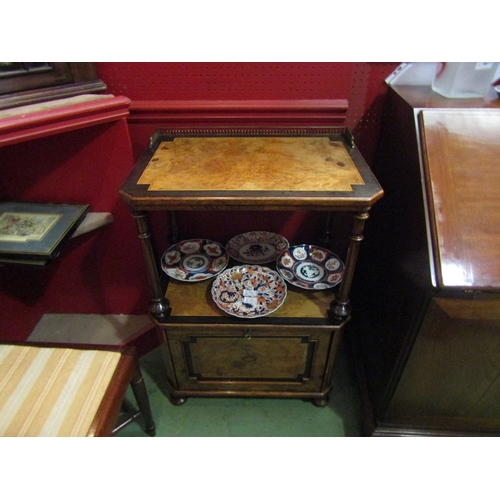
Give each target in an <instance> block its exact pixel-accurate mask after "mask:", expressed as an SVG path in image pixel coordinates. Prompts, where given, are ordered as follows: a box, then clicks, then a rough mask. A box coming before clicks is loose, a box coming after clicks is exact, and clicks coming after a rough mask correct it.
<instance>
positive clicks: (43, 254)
mask: <svg viewBox="0 0 500 500" xmlns="http://www.w3.org/2000/svg"><path fill="white" fill-rule="evenodd" d="M88 209H89V205H85V204H81V205H74V204H62V203H58V204H56V203H23V202H2V203H0V262H4V263H12V264H16V263H17V264H31V265H45V264H47V263H48V262H50V261H51V260H53V259H55V258H56V257H57V256H58V255H59V253H60V248H61V245H62V244H63V243H64V242H65V241H66V240H67V239H68V238H69V237H70V236H71V234H72V233H73V231H74V230H75V229H76V228H77V227H78V225H79V224H80V223H81V222H82V220H83V219H84V218H85V216H86V214H87V212H88Z"/></svg>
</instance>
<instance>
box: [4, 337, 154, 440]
mask: <svg viewBox="0 0 500 500" xmlns="http://www.w3.org/2000/svg"><path fill="white" fill-rule="evenodd" d="M0 374H1V375H2V377H1V379H2V394H1V397H0V435H2V436H16V437H24V436H27V437H39V436H47V437H49V436H52V437H57V436H59V437H83V436H86V437H99V436H111V435H113V434H115V433H116V432H118V431H119V430H120V429H122V428H123V427H125V426H126V425H128V424H130V423H132V422H133V421H135V420H137V419H139V418H142V419H143V425H144V430H145V432H146V433H148V434H149V435H151V436H154V435H155V433H156V430H155V423H154V420H153V416H152V413H151V407H150V404H149V398H148V394H147V391H146V386H145V384H144V380H143V377H142V373H141V369H140V366H139V361H138V358H137V355H136V352H135V350H134V349H133V348H131V347H121V348H116V349H114V348H111V347H109V346H108V347H102V346H101V347H100V346H95V345H86V346H83V345H81V346H71V347H68V345H67V344H56V343H35V342H24V343H17V344H13V343H0ZM129 385H130V387H131V388H132V391H133V393H134V396H135V398H136V401H137V405H138V407H139V408H138V409H136V408H134V407H132V406H130V405H129V404H128V403H127V402H126V400H125V396H126V391H127V388H128V386H129Z"/></svg>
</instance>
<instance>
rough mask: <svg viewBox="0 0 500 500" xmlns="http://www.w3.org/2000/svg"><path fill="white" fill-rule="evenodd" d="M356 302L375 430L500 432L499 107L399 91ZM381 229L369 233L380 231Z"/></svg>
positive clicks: (358, 346) (359, 352)
mask: <svg viewBox="0 0 500 500" xmlns="http://www.w3.org/2000/svg"><path fill="white" fill-rule="evenodd" d="M373 168H374V171H375V173H376V175H377V178H378V179H379V180H380V182H381V183H382V184H383V185H384V189H385V192H386V196H385V197H384V199H383V200H382V202H381V203H380V204H378V205H377V207H376V208H375V210H376V211H378V212H377V216H375V217H374V221H373V224H372V225H370V226H369V228H368V232H370V231H373V238H368V244H367V245H365V246H364V247H363V251H362V253H361V255H360V259H359V262H358V265H359V268H358V270H359V274H358V275H357V276H358V278H359V279H358V281H357V282H356V286H355V287H354V289H353V294H352V300H353V302H354V303H355V305H356V302H357V301H359V303H360V306H361V302H362V304H363V307H359V309H358V314H357V315H356V317H355V318H354V321H353V322H352V323H351V326H352V328H353V335H352V336H351V337H350V338H351V339H353V346H354V348H355V352H356V359H357V360H358V367H359V373H360V376H361V380H362V381H363V385H364V387H365V395H366V408H367V410H368V411H367V426H366V432H367V434H373V435H408V434H409V435H470V434H472V435H498V434H500V404H499V402H500V385H499V383H498V375H499V374H500V233H499V231H498V228H499V226H500V197H499V196H498V190H499V188H500V106H499V102H498V100H488V99H485V100H483V99H446V98H443V97H440V96H438V95H437V94H435V93H434V92H432V91H431V90H430V89H428V88H427V87H394V88H389V95H388V106H387V120H386V124H385V130H384V132H383V134H382V138H381V148H380V155H379V159H378V161H377V162H376V164H375V165H374V167H373ZM370 234H371V233H370Z"/></svg>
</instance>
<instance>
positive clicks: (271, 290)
mask: <svg viewBox="0 0 500 500" xmlns="http://www.w3.org/2000/svg"><path fill="white" fill-rule="evenodd" d="M212 298H213V299H214V301H215V303H216V304H217V305H218V306H219V307H220V308H221V309H222V310H223V311H224V312H226V313H227V314H231V315H232V316H237V317H239V318H260V317H262V316H265V315H266V314H271V313H272V312H274V311H276V309H278V308H279V307H280V306H281V305H282V304H283V302H284V301H285V298H286V283H285V282H284V280H283V278H282V277H281V276H280V275H279V274H278V273H277V272H276V271H272V270H271V269H268V268H267V267H261V266H256V265H248V266H246V265H242V266H236V267H232V268H230V269H226V270H225V271H224V272H223V273H221V274H219V276H217V278H216V279H215V280H214V282H213V284H212Z"/></svg>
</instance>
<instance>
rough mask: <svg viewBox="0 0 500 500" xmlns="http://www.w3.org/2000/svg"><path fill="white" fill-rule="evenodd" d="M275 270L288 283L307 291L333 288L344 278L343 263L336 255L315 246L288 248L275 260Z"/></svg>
mask: <svg viewBox="0 0 500 500" xmlns="http://www.w3.org/2000/svg"><path fill="white" fill-rule="evenodd" d="M276 268H277V269H278V271H279V273H280V274H281V276H283V278H285V279H286V280H287V281H288V282H289V283H291V284H292V285H295V286H298V287H300V288H305V289H307V290H324V289H325V288H333V287H334V286H336V285H338V284H339V283H340V282H341V281H342V277H343V276H344V263H343V262H342V261H341V260H340V259H339V258H338V257H337V255H335V254H334V253H332V252H330V251H329V250H327V249H326V248H321V247H317V246H315V245H297V246H294V247H290V248H288V249H287V250H285V251H284V252H282V253H281V255H280V256H279V257H278V259H277V260H276Z"/></svg>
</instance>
